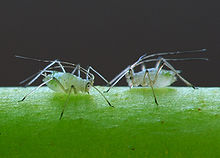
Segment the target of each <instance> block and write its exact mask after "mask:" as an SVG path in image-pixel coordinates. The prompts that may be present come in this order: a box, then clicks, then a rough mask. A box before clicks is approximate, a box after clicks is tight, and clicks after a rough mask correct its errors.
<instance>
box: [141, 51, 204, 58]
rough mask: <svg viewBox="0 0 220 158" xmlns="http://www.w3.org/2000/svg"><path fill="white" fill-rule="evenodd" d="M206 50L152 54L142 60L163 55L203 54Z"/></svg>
mask: <svg viewBox="0 0 220 158" xmlns="http://www.w3.org/2000/svg"><path fill="white" fill-rule="evenodd" d="M205 51H206V49H200V50H191V51H176V52H163V53H155V54H150V55H147V56H144V57H143V58H142V60H144V59H147V58H151V57H154V56H163V55H174V54H183V53H202V52H205Z"/></svg>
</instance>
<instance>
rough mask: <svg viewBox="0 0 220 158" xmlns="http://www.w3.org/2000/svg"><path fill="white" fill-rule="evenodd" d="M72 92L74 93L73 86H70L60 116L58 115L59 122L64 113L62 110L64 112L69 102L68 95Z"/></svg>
mask: <svg viewBox="0 0 220 158" xmlns="http://www.w3.org/2000/svg"><path fill="white" fill-rule="evenodd" d="M72 90H74V92H75V91H76V88H75V87H74V85H72V86H71V87H70V90H69V92H68V96H67V99H66V101H65V103H64V106H63V110H62V112H61V114H60V120H61V119H62V117H63V113H64V110H65V108H66V105H67V102H68V101H69V98H70V94H71V92H72Z"/></svg>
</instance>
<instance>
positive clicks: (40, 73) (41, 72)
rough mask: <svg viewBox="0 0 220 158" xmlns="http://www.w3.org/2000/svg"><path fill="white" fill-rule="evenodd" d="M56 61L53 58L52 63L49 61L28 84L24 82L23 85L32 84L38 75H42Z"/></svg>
mask: <svg viewBox="0 0 220 158" xmlns="http://www.w3.org/2000/svg"><path fill="white" fill-rule="evenodd" d="M57 62H58V61H57V60H54V61H53V62H52V63H50V64H49V65H47V66H46V67H45V68H44V69H43V70H42V71H40V72H39V73H38V75H37V76H35V77H34V79H32V80H31V81H30V82H29V83H28V84H26V85H25V86H29V85H30V84H32V83H33V82H34V81H35V80H36V79H38V77H39V76H40V75H42V74H43V73H44V72H45V71H46V70H47V69H48V68H50V67H51V66H52V65H54V64H56V63H57Z"/></svg>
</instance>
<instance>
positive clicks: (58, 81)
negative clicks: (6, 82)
mask: <svg viewBox="0 0 220 158" xmlns="http://www.w3.org/2000/svg"><path fill="white" fill-rule="evenodd" d="M16 57H17V58H23V59H31V60H35V61H43V62H48V63H50V64H49V65H47V66H46V67H45V68H44V69H43V70H41V71H40V72H38V73H35V74H34V75H32V76H30V77H29V78H27V79H25V80H24V81H22V82H20V84H22V83H24V82H26V81H28V80H30V79H32V78H33V79H32V80H31V81H30V82H28V83H27V84H26V86H29V85H31V84H32V83H33V82H34V81H35V80H36V79H38V78H39V77H40V76H43V77H44V78H43V83H42V84H40V85H39V86H38V87H36V88H35V89H33V90H32V91H31V92H30V93H28V94H27V95H26V96H24V97H23V99H22V100H21V101H23V100H24V99H25V98H26V97H27V96H29V95H30V94H32V93H33V92H35V91H36V90H38V89H39V88H40V87H42V86H43V85H47V86H48V87H49V88H50V89H52V90H53V91H55V92H61V93H66V94H68V98H69V95H70V94H71V93H74V94H77V93H79V92H82V93H89V90H90V88H91V87H93V88H94V89H96V90H97V91H98V92H99V93H100V94H101V95H102V96H103V98H104V99H105V100H106V102H107V103H108V105H109V106H111V107H113V106H112V105H111V103H110V102H109V101H108V100H107V98H106V97H105V96H104V95H103V94H102V92H101V91H100V90H99V89H97V88H96V87H95V86H93V83H94V79H95V77H94V75H93V74H92V73H91V72H90V70H92V71H93V72H95V73H96V74H97V75H98V76H99V77H100V78H101V79H103V80H104V81H105V82H106V83H108V81H107V80H106V79H105V78H104V77H103V76H102V75H101V74H100V73H98V72H97V71H96V70H95V69H93V68H92V67H91V66H89V68H88V70H86V69H84V68H82V67H81V66H80V65H79V64H78V65H76V64H72V63H69V62H64V61H59V60H54V61H49V60H39V59H33V58H29V57H22V56H16ZM55 64H57V66H55ZM65 68H73V71H72V72H70V73H69V72H66V70H65ZM55 69H61V70H62V72H59V71H55ZM76 72H77V73H78V75H75V73H76ZM80 72H82V73H84V74H85V75H86V78H85V79H83V78H81V76H80ZM68 98H67V100H68ZM66 102H67V101H66ZM65 107H66V103H65V104H64V107H63V110H62V112H61V114H60V119H61V118H62V116H63V113H64V110H65Z"/></svg>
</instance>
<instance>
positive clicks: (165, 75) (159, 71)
mask: <svg viewBox="0 0 220 158" xmlns="http://www.w3.org/2000/svg"><path fill="white" fill-rule="evenodd" d="M205 51H206V49H201V50H193V51H177V52H163V53H155V54H150V55H147V54H144V55H142V56H141V57H140V58H139V59H138V60H137V61H136V62H135V63H134V64H132V65H129V66H128V67H127V68H126V69H124V70H123V71H122V72H121V73H119V74H118V75H117V76H116V77H115V78H114V79H112V80H111V81H110V82H109V84H108V85H109V86H110V87H109V88H108V90H107V91H105V92H108V91H109V90H110V89H111V88H112V87H114V86H115V85H116V84H117V83H118V81H119V80H121V79H122V77H124V76H125V77H126V81H127V83H128V86H129V87H130V88H132V87H136V86H143V87H145V86H148V87H151V89H152V93H153V96H154V100H155V103H156V104H157V105H158V102H157V99H156V95H155V93H154V88H161V87H166V86H169V85H171V84H172V83H173V82H175V81H176V80H177V77H178V78H179V79H180V80H182V81H183V82H184V83H185V84H186V85H187V86H191V87H192V88H194V89H195V86H193V85H192V84H191V83H190V82H189V81H187V80H186V79H184V78H183V77H182V76H181V75H180V74H179V73H180V71H179V70H175V68H174V67H173V66H172V65H171V64H170V63H169V62H168V61H180V60H208V59H207V58H179V59H165V58H163V57H162V56H164V55H174V54H182V53H201V52H205ZM156 56H158V58H156V59H155V58H152V57H156ZM148 62H156V66H155V67H154V68H148V69H146V68H145V66H144V65H143V64H145V63H148ZM139 65H142V66H143V67H142V71H140V72H136V73H135V72H134V70H133V69H134V68H135V67H137V66H139ZM164 66H166V67H167V68H169V69H170V70H164V69H163V67H164Z"/></svg>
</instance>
